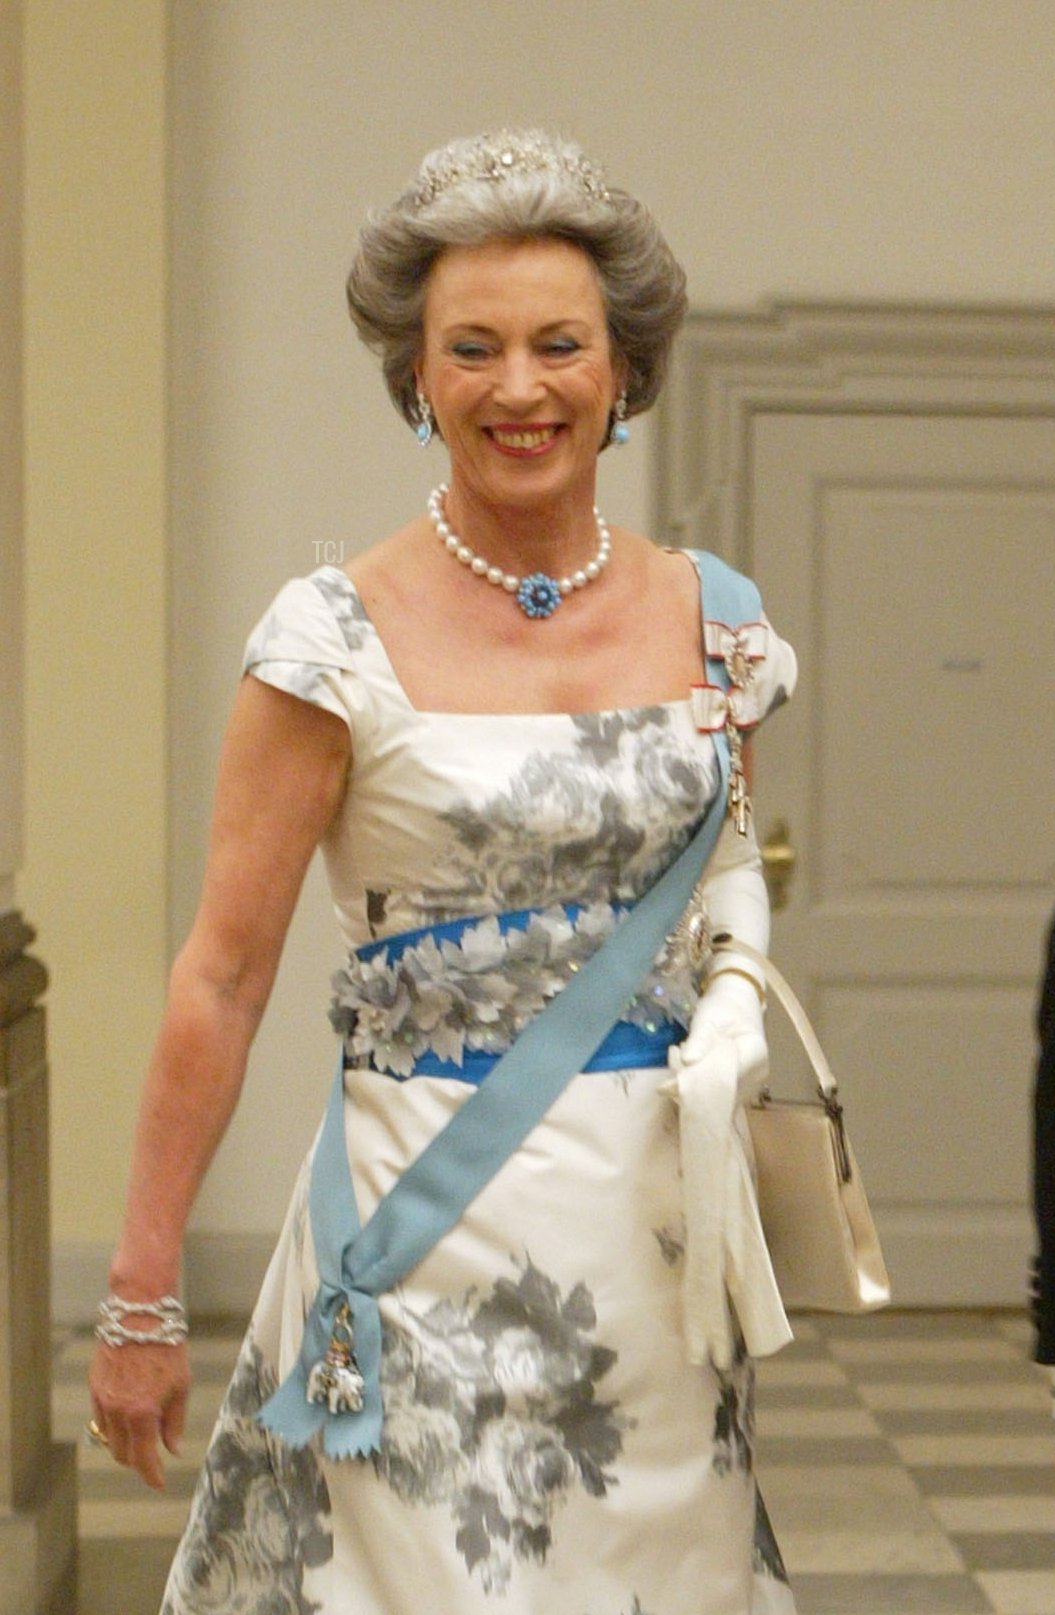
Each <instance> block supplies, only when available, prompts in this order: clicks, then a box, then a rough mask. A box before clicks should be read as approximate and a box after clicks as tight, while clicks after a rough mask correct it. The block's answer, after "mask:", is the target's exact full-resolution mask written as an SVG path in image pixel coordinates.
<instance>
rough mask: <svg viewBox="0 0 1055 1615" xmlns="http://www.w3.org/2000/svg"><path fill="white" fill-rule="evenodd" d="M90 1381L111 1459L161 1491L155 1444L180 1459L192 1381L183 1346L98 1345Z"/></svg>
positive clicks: (162, 1483)
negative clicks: (160, 1445)
mask: <svg viewBox="0 0 1055 1615" xmlns="http://www.w3.org/2000/svg"><path fill="white" fill-rule="evenodd" d="M144 1321H145V1322H147V1321H150V1320H144ZM88 1380H89V1385H90V1387H91V1395H92V1412H93V1415H94V1418H95V1423H96V1425H97V1426H98V1429H99V1432H100V1435H101V1436H102V1438H103V1439H105V1442H106V1445H107V1447H108V1448H109V1450H110V1455H111V1457H112V1458H114V1459H115V1461H116V1462H117V1463H119V1464H124V1465H125V1466H126V1467H127V1468H129V1469H134V1470H135V1472H136V1474H137V1475H139V1476H140V1477H141V1478H142V1479H143V1480H144V1481H146V1484H147V1485H148V1486H151V1487H153V1488H154V1490H155V1491H158V1492H162V1491H164V1489H165V1473H164V1469H163V1467H162V1463H161V1451H160V1447H159V1442H161V1443H163V1444H164V1446H165V1448H166V1449H167V1450H168V1451H169V1452H170V1453H172V1454H173V1456H176V1455H178V1453H179V1450H180V1441H181V1438H182V1436H183V1425H184V1420H185V1418H186V1413H187V1399H188V1396H189V1394H190V1382H191V1376H190V1359H189V1356H188V1353H187V1347H186V1345H178V1346H163V1345H152V1344H151V1345H139V1344H134V1345H124V1346H108V1345H106V1344H105V1343H104V1342H103V1341H99V1343H98V1345H97V1346H96V1349H95V1356H94V1358H93V1359H92V1365H91V1369H90V1371H89V1376H88Z"/></svg>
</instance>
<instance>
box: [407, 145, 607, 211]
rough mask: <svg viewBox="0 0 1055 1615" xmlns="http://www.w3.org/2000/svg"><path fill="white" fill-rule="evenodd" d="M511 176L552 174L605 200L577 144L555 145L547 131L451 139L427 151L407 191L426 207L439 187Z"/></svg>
mask: <svg viewBox="0 0 1055 1615" xmlns="http://www.w3.org/2000/svg"><path fill="white" fill-rule="evenodd" d="M513 174H557V175H560V176H562V177H564V178H567V179H570V180H572V182H573V183H574V184H575V185H577V186H578V188H579V189H580V190H581V191H582V192H583V193H584V195H586V196H592V197H595V198H596V199H597V200H598V201H601V202H607V201H609V200H610V197H609V191H608V187H607V185H606V184H605V179H604V172H603V170H602V169H600V168H599V167H598V166H597V164H596V163H592V162H590V160H589V158H588V157H584V156H583V154H582V152H581V151H580V150H579V148H578V147H577V146H563V145H558V144H557V143H556V142H555V141H554V140H552V139H551V138H550V137H549V136H548V135H544V134H539V133H536V132H535V131H532V130H529V131H527V132H526V133H522V132H519V131H517V130H512V129H500V130H498V131H497V132H496V133H494V134H486V135H477V136H476V137H475V138H473V139H470V140H454V141H452V142H451V144H450V145H449V146H444V147H443V148H442V150H440V151H437V152H433V153H431V154H430V155H429V156H428V157H426V159H425V161H424V163H423V164H422V166H421V173H420V175H419V177H418V182H417V184H416V185H415V186H414V188H413V190H412V192H411V195H412V198H413V201H414V204H415V206H416V207H419V208H423V207H428V206H429V204H430V202H434V201H435V200H436V198H437V197H438V196H442V195H443V193H444V191H449V190H452V189H453V188H454V187H455V186H456V185H469V184H472V183H474V182H475V181H478V180H484V181H487V182H488V183H490V184H499V183H501V181H502V180H504V179H507V178H509V177H510V176H511V175H513Z"/></svg>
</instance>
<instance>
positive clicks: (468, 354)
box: [451, 340, 490, 364]
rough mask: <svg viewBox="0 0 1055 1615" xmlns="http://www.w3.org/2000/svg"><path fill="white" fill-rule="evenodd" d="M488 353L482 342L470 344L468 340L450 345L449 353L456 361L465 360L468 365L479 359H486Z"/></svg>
mask: <svg viewBox="0 0 1055 1615" xmlns="http://www.w3.org/2000/svg"><path fill="white" fill-rule="evenodd" d="M489 351H490V350H489V349H488V348H487V346H486V344H485V343H483V342H470V341H468V340H463V341H461V342H452V343H451V352H452V354H453V355H454V357H455V358H456V359H466V360H468V361H469V363H470V364H472V363H474V362H476V361H478V360H480V359H486V358H487V356H488V353H489Z"/></svg>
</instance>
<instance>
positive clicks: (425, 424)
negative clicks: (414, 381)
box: [417, 387, 433, 449]
mask: <svg viewBox="0 0 1055 1615" xmlns="http://www.w3.org/2000/svg"><path fill="white" fill-rule="evenodd" d="M417 403H418V424H417V438H418V442H419V443H420V444H421V446H422V448H423V449H427V448H428V446H429V444H430V443H431V442H432V432H433V421H432V406H431V404H430V403H429V401H428V399H427V398H426V397H425V394H424V393H423V392H422V391H421V389H420V387H419V388H418V399H417Z"/></svg>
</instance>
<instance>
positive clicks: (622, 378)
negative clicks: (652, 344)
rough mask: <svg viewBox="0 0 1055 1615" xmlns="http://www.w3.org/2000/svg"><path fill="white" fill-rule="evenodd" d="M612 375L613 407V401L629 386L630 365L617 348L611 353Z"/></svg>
mask: <svg viewBox="0 0 1055 1615" xmlns="http://www.w3.org/2000/svg"><path fill="white" fill-rule="evenodd" d="M612 375H613V377H614V379H615V398H613V399H612V404H613V406H614V404H615V399H616V398H619V397H620V396H621V395H622V394H623V393H624V392H625V391H626V389H627V387H628V386H629V384H630V364H629V362H628V361H627V360H626V359H625V358H624V357H623V355H622V354H621V353H620V351H619V349H618V348H616V349H615V350H614V351H613V353H612Z"/></svg>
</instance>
